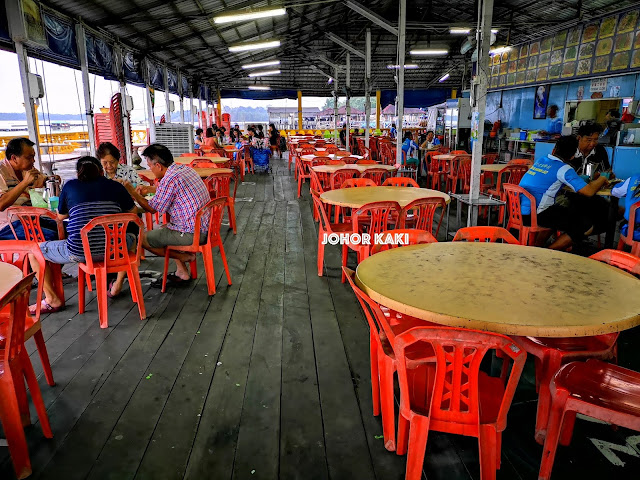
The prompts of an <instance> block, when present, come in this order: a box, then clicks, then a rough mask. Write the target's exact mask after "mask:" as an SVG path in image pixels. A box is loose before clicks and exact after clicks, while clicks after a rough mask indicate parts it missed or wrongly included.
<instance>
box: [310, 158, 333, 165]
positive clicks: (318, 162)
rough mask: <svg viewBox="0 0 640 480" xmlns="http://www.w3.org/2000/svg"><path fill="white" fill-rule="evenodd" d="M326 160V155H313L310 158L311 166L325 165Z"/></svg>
mask: <svg viewBox="0 0 640 480" xmlns="http://www.w3.org/2000/svg"><path fill="white" fill-rule="evenodd" d="M328 160H329V159H328V158H327V157H322V156H318V157H313V158H312V159H311V166H312V167H316V166H318V165H326V164H327V161H328Z"/></svg>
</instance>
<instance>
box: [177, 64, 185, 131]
mask: <svg viewBox="0 0 640 480" xmlns="http://www.w3.org/2000/svg"><path fill="white" fill-rule="evenodd" d="M178 94H179V95H180V123H184V92H183V91H182V72H180V71H179V70H178Z"/></svg>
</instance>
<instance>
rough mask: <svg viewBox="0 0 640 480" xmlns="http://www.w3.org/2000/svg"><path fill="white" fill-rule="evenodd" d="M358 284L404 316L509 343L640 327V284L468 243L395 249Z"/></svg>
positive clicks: (592, 266)
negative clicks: (511, 337)
mask: <svg viewBox="0 0 640 480" xmlns="http://www.w3.org/2000/svg"><path fill="white" fill-rule="evenodd" d="M353 190H358V189H357V188H354V189H353ZM356 282H357V284H358V285H359V286H360V288H362V289H363V290H364V291H365V292H367V293H368V294H369V296H370V297H371V298H372V299H373V300H375V301H376V302H379V303H380V304H382V305H384V306H386V307H389V308H392V309H395V310H397V311H399V312H401V313H405V314H408V315H412V316H414V317H417V318H421V319H423V320H427V321H430V322H434V323H439V324H442V325H448V326H452V327H463V328H473V329H477V330H486V331H491V332H497V333H502V334H506V335H529V336H538V337H581V336H590V335H599V334H603V333H610V332H619V331H621V330H626V329H628V328H631V327H634V326H636V325H638V324H640V295H638V292H639V291H640V283H639V282H640V281H639V280H638V279H637V278H635V277H633V276H631V275H629V274H627V273H625V272H623V271H622V270H619V269H617V268H615V267H611V266H609V265H607V264H604V263H601V262H597V261H595V260H591V259H589V258H586V257H580V256H578V255H573V254H570V253H564V252H557V251H554V250H549V249H544V248H536V247H525V246H521V245H507V244H500V243H466V242H446V243H444V242H443V243H433V244H428V245H415V246H407V247H401V248H394V249H390V250H387V251H385V252H381V253H378V254H376V255H373V256H371V257H369V258H367V259H365V260H364V261H363V262H362V263H360V265H359V266H358V269H357V277H356Z"/></svg>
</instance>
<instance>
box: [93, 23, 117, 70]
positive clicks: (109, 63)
mask: <svg viewBox="0 0 640 480" xmlns="http://www.w3.org/2000/svg"><path fill="white" fill-rule="evenodd" d="M86 44H87V66H88V67H89V71H90V72H91V73H94V74H96V75H100V76H102V77H104V78H106V79H107V80H117V78H116V72H115V71H114V65H113V64H114V58H113V45H111V44H109V43H107V42H106V41H105V40H104V39H103V38H101V37H99V36H97V35H95V34H94V33H92V32H90V31H87V32H86Z"/></svg>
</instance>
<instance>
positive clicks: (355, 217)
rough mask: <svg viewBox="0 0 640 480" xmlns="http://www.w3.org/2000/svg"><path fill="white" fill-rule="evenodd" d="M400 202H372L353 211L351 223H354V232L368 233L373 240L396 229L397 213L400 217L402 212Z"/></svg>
mask: <svg viewBox="0 0 640 480" xmlns="http://www.w3.org/2000/svg"><path fill="white" fill-rule="evenodd" d="M401 210H402V209H401V208H400V204H398V202H391V201H386V202H371V203H367V204H365V205H363V206H362V207H360V208H358V209H355V208H354V209H353V210H352V214H351V221H352V223H353V232H364V231H366V232H367V233H368V234H369V235H371V238H373V236H374V235H375V234H376V233H382V232H384V231H385V230H387V229H389V228H394V227H395V222H397V220H395V219H396V218H398V217H396V216H394V215H392V214H393V213H396V214H397V215H398V216H399V215H400V212H401Z"/></svg>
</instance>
